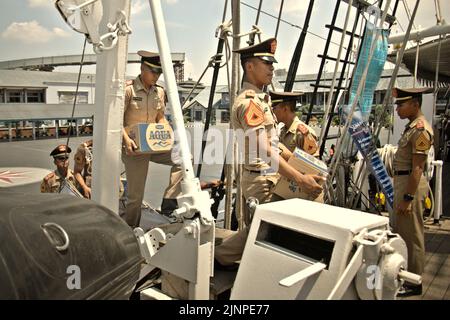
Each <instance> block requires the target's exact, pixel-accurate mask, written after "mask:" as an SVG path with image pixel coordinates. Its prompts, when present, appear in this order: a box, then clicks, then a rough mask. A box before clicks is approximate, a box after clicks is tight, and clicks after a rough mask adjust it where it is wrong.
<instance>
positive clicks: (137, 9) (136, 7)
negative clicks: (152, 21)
mask: <svg viewBox="0 0 450 320" xmlns="http://www.w3.org/2000/svg"><path fill="white" fill-rule="evenodd" d="M147 4H148V2H145V3H144V1H142V0H138V1H133V4H132V5H131V14H132V15H138V14H139V13H141V12H142V11H144V10H146V9H148V6H147Z"/></svg>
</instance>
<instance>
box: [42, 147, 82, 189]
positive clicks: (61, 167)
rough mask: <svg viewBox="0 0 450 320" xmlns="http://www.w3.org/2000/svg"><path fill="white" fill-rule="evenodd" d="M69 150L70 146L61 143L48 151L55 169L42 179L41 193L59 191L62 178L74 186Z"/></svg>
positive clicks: (61, 185)
mask: <svg viewBox="0 0 450 320" xmlns="http://www.w3.org/2000/svg"><path fill="white" fill-rule="evenodd" d="M71 151H72V150H71V149H70V147H68V146H66V145H64V144H61V145H59V146H57V147H56V148H55V149H53V151H52V152H51V153H50V156H51V157H53V159H54V161H53V163H54V164H55V165H56V170H55V171H54V172H51V173H49V174H48V175H47V176H46V177H45V178H44V179H43V180H42V183H41V192H42V193H60V192H61V189H62V187H63V184H62V182H63V181H64V180H66V181H67V182H68V183H70V185H71V186H72V187H73V188H75V177H74V176H73V172H72V170H70V169H69V154H70V152H71Z"/></svg>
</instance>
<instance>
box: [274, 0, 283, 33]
mask: <svg viewBox="0 0 450 320" xmlns="http://www.w3.org/2000/svg"><path fill="white" fill-rule="evenodd" d="M283 6H284V0H281V5H280V12H279V13H278V21H277V27H276V29H275V38H276V37H277V36H278V30H279V28H280V20H281V14H282V12H283Z"/></svg>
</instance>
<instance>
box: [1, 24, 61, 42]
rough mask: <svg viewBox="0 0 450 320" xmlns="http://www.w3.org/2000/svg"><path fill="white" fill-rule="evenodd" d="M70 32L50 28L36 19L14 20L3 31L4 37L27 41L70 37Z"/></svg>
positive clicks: (47, 40) (46, 40) (45, 40)
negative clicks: (27, 20)
mask: <svg viewBox="0 0 450 320" xmlns="http://www.w3.org/2000/svg"><path fill="white" fill-rule="evenodd" d="M68 36H69V33H67V32H66V31H64V30H62V29H60V28H53V29H52V30H48V29H46V28H44V27H43V26H41V25H40V24H39V22H37V21H36V20H33V21H29V22H13V23H11V24H10V25H9V26H8V28H6V30H5V31H3V33H2V38H4V39H8V40H18V41H22V42H25V43H46V42H49V41H50V40H52V39H54V38H64V37H68Z"/></svg>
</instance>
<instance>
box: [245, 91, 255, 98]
mask: <svg viewBox="0 0 450 320" xmlns="http://www.w3.org/2000/svg"><path fill="white" fill-rule="evenodd" d="M254 97H256V92H255V90H247V91H245V98H247V99H253V98H254Z"/></svg>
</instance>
